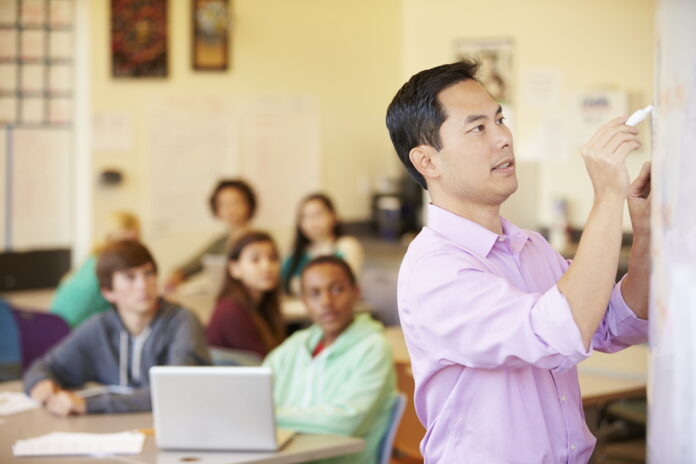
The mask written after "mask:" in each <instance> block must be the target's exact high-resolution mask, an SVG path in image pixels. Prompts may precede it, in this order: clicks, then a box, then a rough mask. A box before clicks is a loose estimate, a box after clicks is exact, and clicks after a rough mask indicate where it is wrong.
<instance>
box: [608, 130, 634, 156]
mask: <svg viewBox="0 0 696 464" xmlns="http://www.w3.org/2000/svg"><path fill="white" fill-rule="evenodd" d="M630 141H635V142H638V146H640V142H639V141H638V138H637V137H636V135H635V134H632V133H627V132H618V133H616V134H614V136H613V138H612V139H611V140H609V142H608V143H607V145H606V147H605V151H606V152H607V153H616V151H617V149H618V148H619V147H620V146H621V145H622V144H624V143H628V142H630Z"/></svg>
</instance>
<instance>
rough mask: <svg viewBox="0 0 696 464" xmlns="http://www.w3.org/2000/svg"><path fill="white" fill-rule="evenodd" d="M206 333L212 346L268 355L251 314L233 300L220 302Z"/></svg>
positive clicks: (223, 299)
mask: <svg viewBox="0 0 696 464" xmlns="http://www.w3.org/2000/svg"><path fill="white" fill-rule="evenodd" d="M205 332H206V338H207V339H208V344H210V345H211V346H220V347H224V348H230V349H233V350H247V351H254V352H256V353H258V354H260V355H261V356H266V355H267V354H268V349H267V348H266V345H265V343H264V342H263V339H262V338H261V334H259V331H258V329H257V328H256V326H255V325H254V322H253V321H252V319H251V316H250V315H249V312H248V311H247V310H246V309H244V308H243V307H242V306H241V305H240V304H239V303H238V302H236V301H234V300H233V299H232V298H229V297H226V298H222V299H220V300H218V302H217V304H216V305H215V311H214V312H213V316H212V317H211V318H210V322H208V327H207V328H206V331H205Z"/></svg>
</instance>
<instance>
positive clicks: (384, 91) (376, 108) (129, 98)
mask: <svg viewBox="0 0 696 464" xmlns="http://www.w3.org/2000/svg"><path fill="white" fill-rule="evenodd" d="M109 4H110V2H108V1H106V0H102V1H98V2H90V29H91V43H90V47H91V53H90V57H91V86H92V87H91V110H92V113H93V114H102V113H104V112H106V113H116V114H118V113H120V114H121V115H125V116H126V118H127V119H129V120H130V121H132V133H133V146H132V150H130V151H128V152H126V153H109V152H108V151H107V152H104V151H101V152H98V151H97V152H94V158H93V167H92V169H93V175H94V177H95V179H96V176H97V173H98V172H100V171H101V170H102V169H103V168H105V167H116V168H118V169H121V170H123V172H124V173H125V181H124V184H123V185H122V186H120V187H117V188H103V187H99V186H97V185H96V181H95V187H94V192H95V196H94V205H93V208H94V223H93V224H94V231H95V233H98V232H99V226H100V224H101V223H102V222H103V219H104V216H105V214H106V213H107V212H108V211H111V210H113V209H116V208H128V209H131V210H135V212H137V213H139V214H140V215H141V216H145V217H144V220H145V222H146V223H147V221H148V218H147V214H148V212H147V210H146V209H145V207H144V206H143V205H144V198H145V195H146V193H147V186H146V185H144V182H145V180H146V179H147V176H146V174H145V169H146V166H147V164H148V157H149V156H151V154H150V153H147V152H146V151H147V144H146V140H145V139H146V137H147V134H148V132H149V131H150V129H151V128H150V127H149V126H148V125H149V119H148V111H149V109H150V106H151V105H152V104H153V102H154V101H156V100H157V99H162V98H167V97H192V98H196V97H201V98H202V99H204V98H209V97H211V96H212V97H215V96H220V98H221V99H236V98H240V99H243V98H249V97H258V96H270V97H274V96H277V97H286V96H300V97H307V98H309V99H310V100H311V101H313V102H316V104H317V106H318V116H319V139H320V140H319V144H320V156H321V162H320V164H321V171H320V179H319V182H320V183H319V185H320V187H321V188H323V189H324V190H326V191H328V192H329V193H330V194H331V195H332V196H333V197H334V198H335V200H336V203H337V206H338V208H339V211H340V213H341V215H342V216H343V218H344V219H346V220H356V219H366V218H367V217H368V216H369V200H370V197H369V194H370V189H371V186H372V185H374V184H375V183H376V182H377V180H378V178H379V177H381V176H390V175H395V174H398V173H399V170H398V166H397V164H396V162H395V157H394V156H393V155H392V153H393V152H392V149H391V144H390V142H389V138H388V134H387V132H386V129H385V127H384V113H385V110H386V106H387V104H388V102H389V100H390V99H391V96H392V93H393V91H394V89H395V87H396V86H397V84H398V80H399V74H400V68H401V62H400V60H401V32H400V29H401V17H400V8H401V6H400V1H398V0H380V1H378V2H375V1H372V0H355V1H351V2H341V1H324V0H293V1H291V2H289V1H287V0H233V1H231V5H232V9H233V21H232V37H231V69H230V70H228V71H227V72H195V71H193V70H192V69H191V63H190V40H191V24H190V13H191V12H190V7H191V5H190V4H191V2H190V1H183V0H181V1H179V0H177V1H170V2H169V41H170V42H169V46H170V53H169V60H170V64H169V77H167V78H166V79H118V80H117V79H114V78H112V77H111V70H110V62H109V60H110V54H109V51H108V50H109V37H110V33H109V30H110V23H109V20H110V19H109V18H110V13H109ZM238 155H239V156H242V157H243V156H245V154H244V153H241V154H238ZM179 181H181V180H179ZM214 181H215V179H211V181H210V184H211V186H210V187H212V184H213V182H214ZM303 181H304V180H303V179H297V182H303ZM206 189H208V188H207V187H206ZM206 193H207V192H206ZM279 194H281V195H282V192H279ZM269 201H272V199H269V198H263V199H262V202H266V204H267V203H268V202H269ZM205 207H206V206H205V205H204V204H201V208H205ZM260 225H261V226H263V224H260ZM205 227H207V228H206V229H205V230H206V231H207V232H204V233H202V232H200V231H199V232H183V233H179V234H176V233H175V234H169V235H168V236H161V235H158V236H155V235H154V234H152V233H150V238H149V239H148V237H147V233H148V230H147V227H146V240H148V242H149V243H151V245H152V246H153V248H154V249H155V253H156V255H157V256H158V257H159V259H160V261H161V262H162V263H161V264H162V265H163V266H162V267H164V268H165V269H166V268H167V267H169V266H170V265H172V264H173V263H175V262H177V261H179V260H181V258H183V257H184V256H186V255H188V254H189V253H190V251H191V250H192V249H196V248H198V247H200V246H202V245H203V242H204V241H205V238H206V237H208V236H210V235H212V234H214V233H215V231H216V230H218V229H217V228H216V225H215V224H214V222H213V221H212V220H210V221H209V223H206V224H205ZM150 232H152V231H150ZM274 232H276V233H277V236H278V238H279V241H280V242H281V245H283V246H284V245H286V242H287V241H289V238H290V237H289V235H290V233H289V230H275V231H274Z"/></svg>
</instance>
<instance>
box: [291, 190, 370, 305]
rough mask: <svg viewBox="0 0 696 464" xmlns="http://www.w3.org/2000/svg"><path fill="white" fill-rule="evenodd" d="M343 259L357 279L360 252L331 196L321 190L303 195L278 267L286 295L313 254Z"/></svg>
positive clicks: (293, 290) (295, 289) (295, 288)
mask: <svg viewBox="0 0 696 464" xmlns="http://www.w3.org/2000/svg"><path fill="white" fill-rule="evenodd" d="M324 255H334V256H338V257H339V258H343V259H344V260H345V261H346V262H347V263H348V265H349V266H350V267H351V269H352V271H353V274H354V275H355V276H356V278H357V279H360V274H361V272H362V265H363V257H364V251H363V247H362V245H361V244H360V242H359V241H358V240H357V239H356V238H355V237H352V236H350V235H345V234H344V233H343V230H342V226H341V221H340V220H339V218H338V215H337V214H336V208H334V205H333V202H332V201H331V199H330V198H329V197H328V196H326V195H325V194H323V193H314V194H312V195H308V196H307V197H305V198H304V199H303V200H302V202H301V203H300V207H299V209H298V212H297V225H296V227H295V243H294V244H293V247H292V251H291V253H290V256H288V257H287V258H286V259H285V260H284V261H283V266H282V269H281V275H282V281H283V290H284V291H285V293H287V294H288V295H297V294H298V292H299V277H300V274H302V269H303V268H304V266H305V265H306V264H307V262H308V261H309V260H310V259H312V258H315V257H317V256H324Z"/></svg>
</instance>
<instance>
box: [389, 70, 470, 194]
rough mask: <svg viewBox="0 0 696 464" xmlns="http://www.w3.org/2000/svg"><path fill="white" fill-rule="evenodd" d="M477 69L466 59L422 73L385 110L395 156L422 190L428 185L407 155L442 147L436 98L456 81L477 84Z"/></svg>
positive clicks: (442, 112) (440, 115) (441, 118)
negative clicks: (423, 147) (420, 148)
mask: <svg viewBox="0 0 696 464" xmlns="http://www.w3.org/2000/svg"><path fill="white" fill-rule="evenodd" d="M478 70H479V63H478V61H475V60H468V59H465V60H462V61H458V62H456V63H450V64H443V65H441V66H437V67H435V68H431V69H426V70H425V71H421V72H419V73H418V74H415V75H413V76H412V77H411V79H409V81H408V82H406V83H405V84H404V85H403V86H402V87H401V89H399V91H398V92H397V93H396V95H395V96H394V99H393V100H392V101H391V103H390V104H389V108H387V128H388V129H389V136H390V137H391V141H392V143H393V144H394V149H395V150H396V154H397V155H398V156H399V159H400V160H401V162H402V163H403V164H404V166H406V169H407V170H408V172H409V174H411V177H413V178H414V179H415V181H416V182H418V183H419V184H420V186H421V187H423V188H424V189H427V188H428V186H427V185H426V183H425V179H424V178H423V175H422V174H421V173H419V172H418V171H417V170H416V168H415V167H414V166H413V164H412V163H411V160H410V159H409V153H410V152H411V150H412V149H413V148H414V147H417V146H418V145H430V146H431V147H433V148H435V149H436V150H440V149H441V148H442V141H441V140H440V126H442V123H443V122H445V120H446V119H447V114H446V113H445V110H444V109H443V108H442V105H441V104H440V101H439V99H438V95H439V94H440V92H442V91H443V90H444V89H446V88H447V87H450V86H452V85H454V84H456V83H458V82H462V81H468V80H474V81H477V82H478V78H477V77H476V74H477V73H478Z"/></svg>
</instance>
